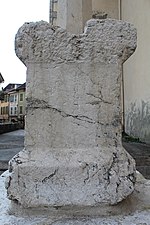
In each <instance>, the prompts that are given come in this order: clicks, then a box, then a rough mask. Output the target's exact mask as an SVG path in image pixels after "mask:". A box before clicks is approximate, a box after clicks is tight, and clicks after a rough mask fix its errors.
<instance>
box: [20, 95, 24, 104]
mask: <svg viewBox="0 0 150 225" xmlns="http://www.w3.org/2000/svg"><path fill="white" fill-rule="evenodd" d="M22 101H23V94H20V102H22Z"/></svg>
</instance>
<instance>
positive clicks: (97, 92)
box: [7, 20, 136, 208]
mask: <svg viewBox="0 0 150 225" xmlns="http://www.w3.org/2000/svg"><path fill="white" fill-rule="evenodd" d="M135 48H136V30H135V28H134V27H133V26H132V25H130V24H129V23H126V22H122V21H116V20H90V21H88V23H87V25H86V29H85V33H84V34H80V35H74V34H70V33H68V32H67V31H66V30H64V29H62V28H54V27H51V26H50V25H49V24H48V23H46V22H43V21H42V22H37V23H25V24H24V25H23V26H22V27H21V28H20V29H19V31H18V33H17V35H16V53H17V55H18V57H19V58H20V59H21V60H22V61H23V63H24V64H25V65H26V66H27V96H26V97H27V116H26V134H25V139H26V140H25V149H24V151H22V152H20V153H19V154H18V155H17V156H16V157H14V158H13V159H12V161H11V162H10V176H9V178H8V180H7V192H8V197H9V198H10V199H11V200H13V201H14V202H16V203H18V204H19V205H22V207H24V208H30V207H56V208H57V207H62V206H69V207H79V208H80V207H88V206H90V207H93V206H95V207H97V206H100V205H102V204H103V205H109V204H111V205H114V204H117V203H118V202H120V201H122V200H123V199H125V198H126V197H127V196H128V195H130V194H131V193H132V192H133V190H134V183H135V164H134V160H133V159H132V158H131V157H130V156H129V154H128V153H127V152H126V151H125V150H124V149H123V147H122V143H121V102H120V86H121V65H122V63H123V62H124V61H125V60H126V59H127V58H128V57H129V56H130V55H131V54H132V53H133V52H134V50H135Z"/></svg>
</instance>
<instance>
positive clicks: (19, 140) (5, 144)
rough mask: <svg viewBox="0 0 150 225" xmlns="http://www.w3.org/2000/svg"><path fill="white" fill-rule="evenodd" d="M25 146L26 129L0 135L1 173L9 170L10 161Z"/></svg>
mask: <svg viewBox="0 0 150 225" xmlns="http://www.w3.org/2000/svg"><path fill="white" fill-rule="evenodd" d="M23 146H24V130H17V131H13V132H9V133H5V134H1V135H0V173H2V172H3V171H5V170H7V168H8V161H9V160H10V159H11V158H12V157H13V156H14V155H16V154H17V153H18V152H19V151H20V150H22V149H23Z"/></svg>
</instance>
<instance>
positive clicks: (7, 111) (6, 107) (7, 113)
mask: <svg viewBox="0 0 150 225" xmlns="http://www.w3.org/2000/svg"><path fill="white" fill-rule="evenodd" d="M6 114H8V106H6Z"/></svg>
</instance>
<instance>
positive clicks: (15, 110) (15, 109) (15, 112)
mask: <svg viewBox="0 0 150 225" xmlns="http://www.w3.org/2000/svg"><path fill="white" fill-rule="evenodd" d="M14 114H15V115H16V114H17V107H16V106H15V107H14Z"/></svg>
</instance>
